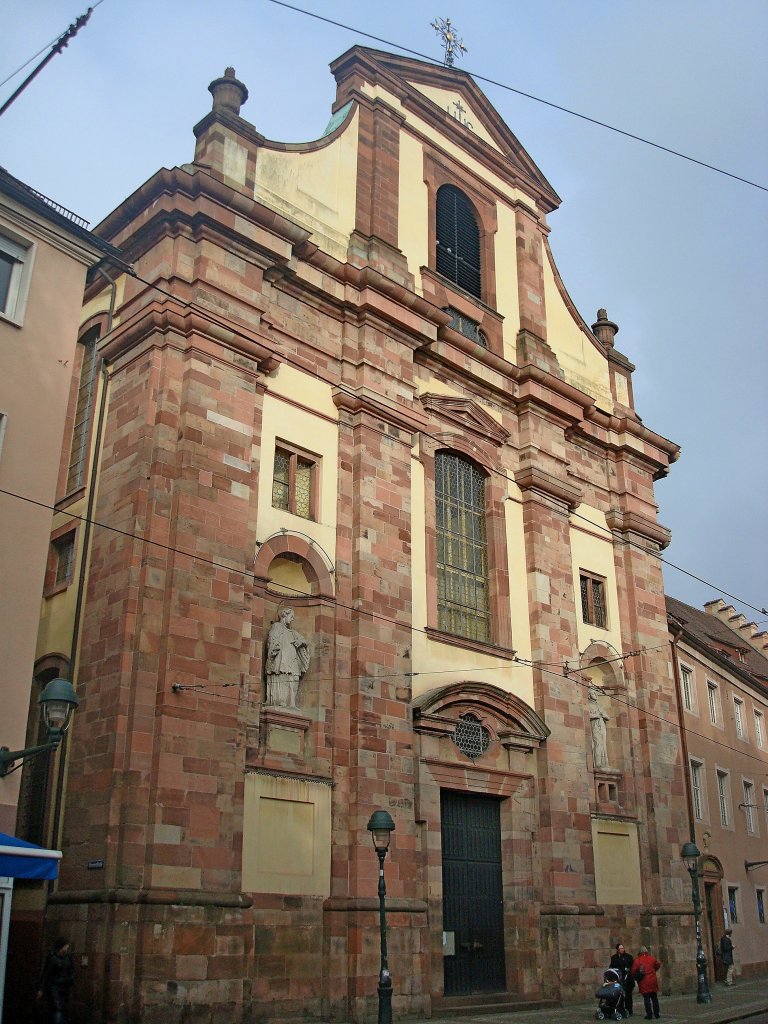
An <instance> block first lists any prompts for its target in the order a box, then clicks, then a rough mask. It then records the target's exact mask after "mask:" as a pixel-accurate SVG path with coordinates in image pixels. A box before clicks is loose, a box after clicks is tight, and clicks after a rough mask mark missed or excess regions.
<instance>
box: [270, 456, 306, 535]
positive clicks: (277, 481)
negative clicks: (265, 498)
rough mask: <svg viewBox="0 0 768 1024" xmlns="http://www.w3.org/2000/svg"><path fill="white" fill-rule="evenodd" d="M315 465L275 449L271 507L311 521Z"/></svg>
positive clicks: (300, 457)
mask: <svg viewBox="0 0 768 1024" xmlns="http://www.w3.org/2000/svg"><path fill="white" fill-rule="evenodd" d="M315 465H316V463H314V462H313V461H312V460H311V459H308V458H304V457H302V456H301V455H299V454H298V453H297V452H295V451H290V450H288V449H286V448H275V465H274V472H273V475H272V507H273V508H280V509H283V510H284V511H285V512H292V513H293V514H294V515H296V516H301V517H302V519H312V518H313V513H314V509H313V507H312V473H313V470H314V468H315Z"/></svg>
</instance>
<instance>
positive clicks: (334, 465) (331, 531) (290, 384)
mask: <svg viewBox="0 0 768 1024" xmlns="http://www.w3.org/2000/svg"><path fill="white" fill-rule="evenodd" d="M280 395H285V396H286V397H288V398H290V399H291V400H292V401H293V402H299V403H301V405H302V406H304V408H298V407H297V406H296V405H294V404H291V403H289V402H287V401H283V400H282V399H281V398H280ZM310 409H317V410H318V411H319V412H322V413H325V414H326V415H327V416H333V418H334V420H335V419H336V407H335V406H334V404H333V402H332V400H331V389H330V387H328V385H327V384H324V383H323V382H322V381H319V380H317V378H316V377H309V376H308V375H307V374H304V373H301V372H300V371H298V370H294V369H292V368H291V367H289V366H281V367H280V368H279V369H278V370H277V373H276V374H275V376H273V377H270V379H269V391H268V392H267V394H266V395H265V396H264V420H263V428H262V440H261V459H262V470H263V471H262V472H261V473H260V474H259V503H258V515H257V521H256V525H257V534H256V536H257V538H258V540H259V541H261V542H262V543H263V542H264V541H265V540H266V539H267V538H268V537H271V536H272V535H273V534H274V533H276V532H278V531H279V530H280V529H287V530H295V531H297V532H298V533H304V534H306V535H307V536H308V537H311V538H312V539H313V540H315V541H316V542H317V543H318V544H319V545H320V546H321V547H322V548H323V550H324V551H325V552H326V554H327V555H328V557H329V558H330V559H331V561H332V562H334V561H335V559H336V491H337V488H338V428H337V426H336V423H335V422H329V421H328V420H327V419H322V418H321V417H319V416H315V415H314V414H313V413H312V412H310ZM277 439H280V440H281V441H287V442H289V443H290V444H294V445H296V446H297V447H299V448H303V449H304V450H305V451H307V452H309V453H311V454H313V455H317V456H319V457H320V459H321V460H322V461H321V463H320V467H319V469H320V481H319V488H318V492H319V497H318V508H317V520H316V521H314V520H311V519H303V518H302V517H301V516H295V515H292V514H291V513H290V512H285V511H283V510H282V509H277V508H272V475H273V474H272V467H273V466H274V461H275V441H276V440H277Z"/></svg>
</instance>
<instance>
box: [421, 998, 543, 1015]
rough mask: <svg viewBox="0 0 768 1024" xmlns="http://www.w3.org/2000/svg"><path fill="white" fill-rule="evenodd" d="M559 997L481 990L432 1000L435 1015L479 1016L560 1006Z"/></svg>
mask: <svg viewBox="0 0 768 1024" xmlns="http://www.w3.org/2000/svg"><path fill="white" fill-rule="evenodd" d="M560 1005H561V1004H560V1002H559V1001H558V1000H557V999H545V998H540V999H537V998H535V997H527V998H526V997H525V996H519V995H516V994H515V993H513V992H487V993H483V992H479V993H477V994H476V995H471V996H443V997H442V998H440V999H437V998H435V999H433V1000H432V1015H433V1016H435V1017H478V1016H480V1015H481V1014H484V1013H520V1012H521V1011H523V1010H545V1009H549V1008H552V1007H556V1006H560Z"/></svg>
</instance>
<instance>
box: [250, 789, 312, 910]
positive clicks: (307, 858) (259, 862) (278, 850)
mask: <svg viewBox="0 0 768 1024" xmlns="http://www.w3.org/2000/svg"><path fill="white" fill-rule="evenodd" d="M243 891H244V892H274V893H289V894H292V895H300V896H328V895H330V892H331V788H330V786H323V785H318V784H317V783H311V782H306V781H304V780H301V779H287V778H277V777H275V776H270V775H256V774H252V773H249V774H247V775H246V776H245V799H244V806H243Z"/></svg>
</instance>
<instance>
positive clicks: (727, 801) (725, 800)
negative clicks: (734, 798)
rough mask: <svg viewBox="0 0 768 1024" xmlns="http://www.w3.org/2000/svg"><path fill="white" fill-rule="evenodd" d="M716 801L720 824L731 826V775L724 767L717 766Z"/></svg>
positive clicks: (724, 826)
mask: <svg viewBox="0 0 768 1024" xmlns="http://www.w3.org/2000/svg"><path fill="white" fill-rule="evenodd" d="M715 771H716V776H717V802H718V806H719V809H720V824H721V825H722V827H723V828H730V827H731V777H730V774H729V773H728V772H727V771H726V770H725V768H717V769H716V770H715Z"/></svg>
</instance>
